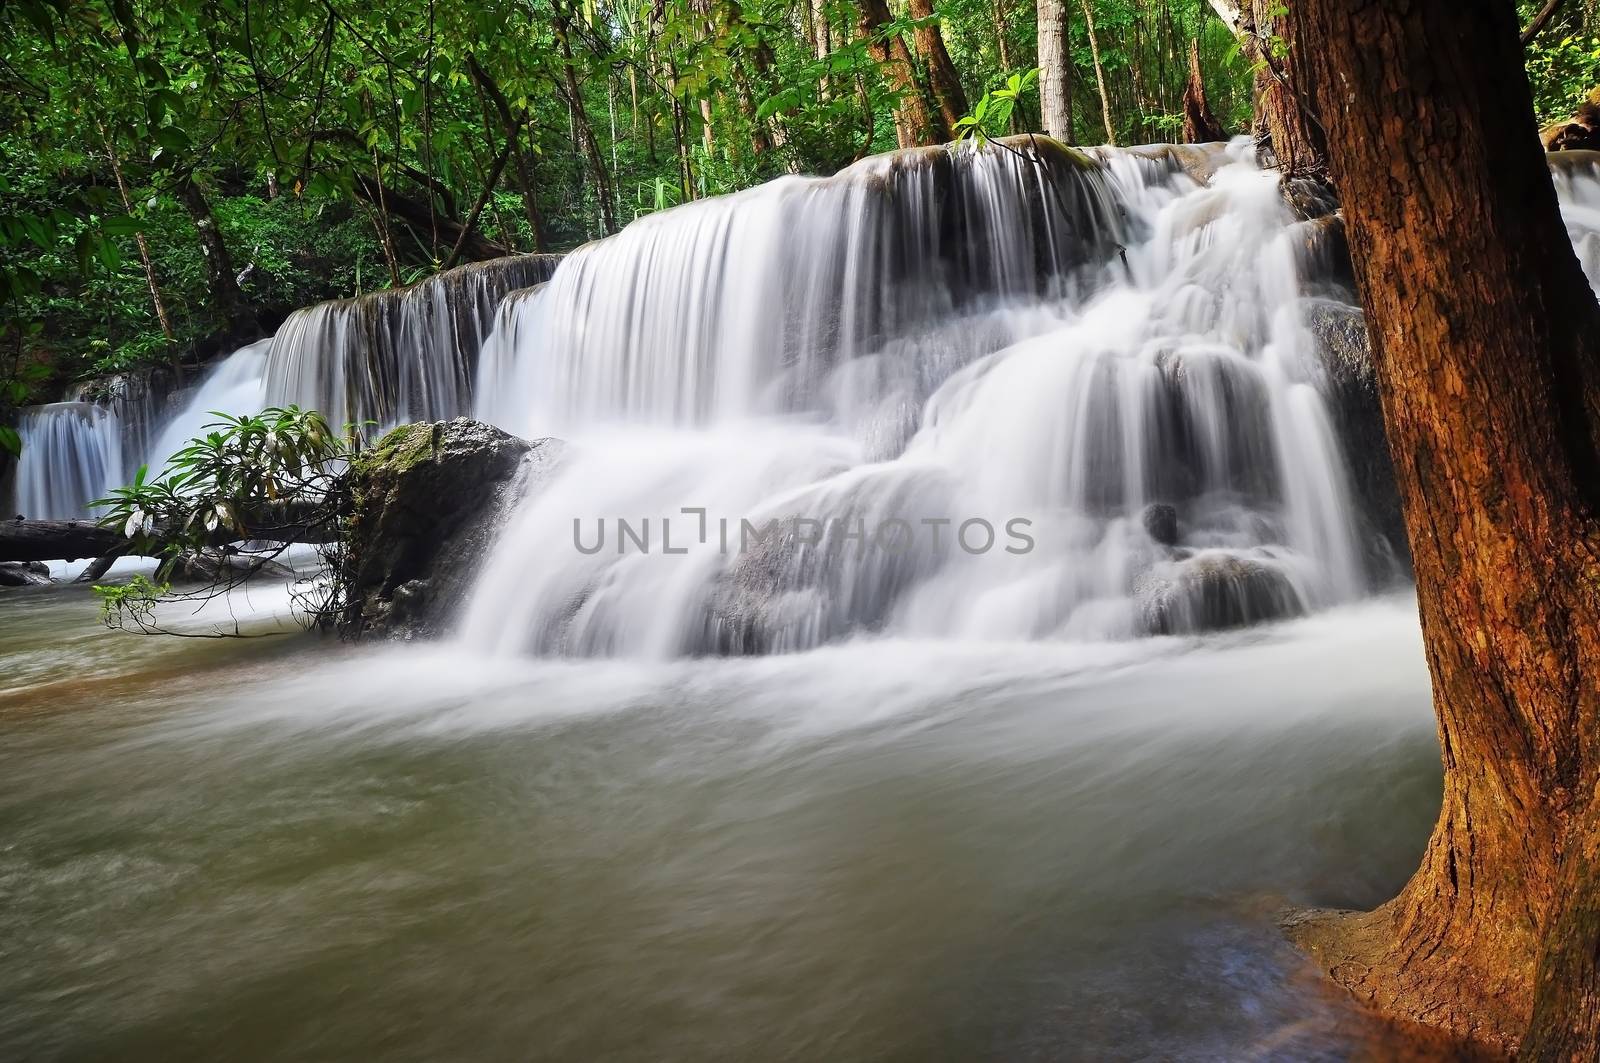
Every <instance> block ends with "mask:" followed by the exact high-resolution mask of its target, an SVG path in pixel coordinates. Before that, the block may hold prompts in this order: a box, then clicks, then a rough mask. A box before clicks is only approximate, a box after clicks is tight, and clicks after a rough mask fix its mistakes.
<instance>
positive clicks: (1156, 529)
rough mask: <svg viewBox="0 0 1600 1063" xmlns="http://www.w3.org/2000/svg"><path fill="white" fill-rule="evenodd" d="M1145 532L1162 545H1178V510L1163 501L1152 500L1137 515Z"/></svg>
mask: <svg viewBox="0 0 1600 1063" xmlns="http://www.w3.org/2000/svg"><path fill="white" fill-rule="evenodd" d="M1139 522H1140V523H1141V524H1143V525H1144V530H1145V534H1147V535H1149V536H1150V538H1151V540H1152V541H1154V542H1158V543H1160V544H1161V545H1162V546H1177V545H1178V511H1177V509H1175V508H1174V507H1172V506H1169V505H1167V503H1165V502H1152V503H1150V504H1149V505H1148V506H1145V507H1144V512H1143V513H1141V514H1140V515H1139Z"/></svg>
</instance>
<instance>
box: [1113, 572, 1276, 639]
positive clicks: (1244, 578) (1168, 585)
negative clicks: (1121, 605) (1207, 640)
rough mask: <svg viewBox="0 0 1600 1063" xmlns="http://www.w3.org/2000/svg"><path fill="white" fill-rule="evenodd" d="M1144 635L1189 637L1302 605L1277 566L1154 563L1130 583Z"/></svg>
mask: <svg viewBox="0 0 1600 1063" xmlns="http://www.w3.org/2000/svg"><path fill="white" fill-rule="evenodd" d="M1134 594H1135V597H1136V598H1137V600H1138V604H1139V615H1140V619H1141V621H1142V623H1143V627H1144V631H1145V633H1146V634H1150V635H1194V634H1200V633H1202V632H1207V631H1224V630H1226V629H1228V628H1235V627H1244V626H1246V625H1249V624H1259V623H1264V622H1266V621H1270V620H1282V619H1285V618H1287V617H1291V616H1300V615H1302V614H1303V613H1304V612H1305V611H1306V606H1305V602H1304V601H1303V600H1302V599H1301V597H1300V592H1299V591H1298V590H1296V589H1295V586H1294V584H1293V582H1291V581H1290V579H1289V577H1288V576H1287V575H1286V574H1285V573H1284V571H1283V570H1282V569H1281V568H1278V567H1277V566H1276V565H1273V564H1272V563H1271V562H1269V561H1265V560H1259V559H1256V558H1249V557H1239V556H1236V555H1232V554H1221V553H1205V554H1197V555H1195V556H1193V557H1190V558H1188V559H1186V560H1181V561H1176V562H1172V563H1169V564H1164V565H1157V566H1156V567H1155V568H1153V569H1151V570H1149V571H1148V572H1146V573H1144V574H1143V575H1141V576H1140V577H1139V578H1138V580H1137V581H1136V582H1135V585H1134Z"/></svg>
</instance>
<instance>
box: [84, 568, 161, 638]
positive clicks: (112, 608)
mask: <svg viewBox="0 0 1600 1063" xmlns="http://www.w3.org/2000/svg"><path fill="white" fill-rule="evenodd" d="M171 591H172V585H171V584H169V583H161V584H156V583H151V582H150V580H149V579H148V578H146V577H145V576H143V575H137V576H134V577H133V578H132V579H130V580H129V581H128V582H127V583H123V584H112V585H110V586H99V585H97V586H96V587H95V588H94V593H95V594H97V595H99V597H100V620H101V622H102V623H104V624H105V626H106V627H108V628H111V629H112V630H113V631H121V630H124V629H133V630H137V631H150V630H153V629H154V628H155V611H156V605H157V603H159V602H160V601H161V600H162V599H163V598H165V597H166V596H167V595H168V594H170V593H171Z"/></svg>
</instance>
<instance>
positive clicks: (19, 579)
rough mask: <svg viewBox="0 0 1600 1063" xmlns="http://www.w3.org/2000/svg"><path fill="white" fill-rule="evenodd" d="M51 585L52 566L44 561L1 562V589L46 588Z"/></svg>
mask: <svg viewBox="0 0 1600 1063" xmlns="http://www.w3.org/2000/svg"><path fill="white" fill-rule="evenodd" d="M49 583H50V566H49V565H47V564H45V563H44V562H43V561H5V562H0V587H45V586H48V585H49Z"/></svg>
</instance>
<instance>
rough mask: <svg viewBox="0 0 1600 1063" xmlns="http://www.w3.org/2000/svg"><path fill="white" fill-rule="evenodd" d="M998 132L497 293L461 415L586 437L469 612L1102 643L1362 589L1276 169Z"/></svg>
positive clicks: (607, 636)
mask: <svg viewBox="0 0 1600 1063" xmlns="http://www.w3.org/2000/svg"><path fill="white" fill-rule="evenodd" d="M1022 145H1027V142H1026V141H1023V142H1021V145H1019V146H1017V147H1015V148H1010V149H1008V148H1005V147H1000V148H989V149H987V150H968V149H959V150H954V151H946V150H944V149H935V150H933V151H923V152H915V153H899V154H896V155H893V156H886V157H883V158H878V159H870V160H867V161H865V162H864V163H861V164H858V165H857V166H855V167H853V168H851V169H850V170H848V171H846V172H844V173H843V174H841V175H839V176H837V177H835V178H831V179H826V180H805V179H798V178H792V179H784V180H780V181H777V182H773V183H772V184H769V185H767V186H765V187H762V188H759V189H755V190H752V191H750V192H746V193H741V194H738V195H734V196H730V197H726V198H723V199H717V200H711V201H706V202H702V203H697V204H693V205H691V206H687V207H683V208H679V209H677V210H673V211H669V212H666V213H664V214H661V215H658V216H654V217H650V218H646V219H644V220H642V221H639V222H636V223H635V224H634V225H632V226H630V227H629V228H628V229H627V230H625V231H624V232H623V233H622V234H620V235H619V236H617V237H614V238H612V239H610V240H606V241H601V242H599V243H596V244H591V245H589V246H588V247H586V248H584V249H582V250H580V251H579V252H576V253H575V254H573V255H572V256H570V257H569V259H568V260H567V261H566V262H565V263H564V264H563V265H562V267H561V268H560V269H559V270H558V271H557V272H556V275H555V277H554V278H553V279H552V281H551V282H550V284H548V285H547V286H545V287H544V288H542V289H540V290H538V291H536V292H533V293H529V294H525V295H522V296H518V297H516V298H513V299H510V300H508V301H507V304H506V306H505V308H504V309H503V310H502V313H501V317H500V321H499V324H498V328H497V332H496V335H495V336H494V337H491V338H490V340H489V341H488V342H487V343H486V344H485V347H484V353H483V363H484V364H483V369H482V378H483V379H484V380H485V381H493V382H494V383H493V385H492V386H486V387H485V388H484V392H483V400H482V402H481V403H480V406H479V410H480V414H481V415H483V416H485V417H487V418H489V419H492V420H495V421H497V422H498V423H500V424H501V425H502V426H503V427H506V428H508V429H509V430H511V431H515V432H518V433H520V434H523V435H527V436H538V435H562V436H564V437H567V438H568V439H569V440H570V441H571V442H573V443H574V444H575V445H574V446H573V447H572V448H571V450H570V451H569V457H568V458H567V459H566V462H565V467H564V471H562V472H560V473H558V474H557V475H556V476H555V478H554V479H553V480H552V481H549V482H546V483H542V484H539V485H537V486H536V488H535V489H534V491H533V492H532V494H531V495H530V497H529V499H528V501H527V502H526V503H525V504H524V506H523V508H522V510H521V512H520V513H519V514H518V516H517V517H516V518H515V519H514V521H513V523H512V525H511V526H510V528H509V529H508V530H507V532H506V533H505V535H504V537H503V540H502V542H501V544H500V546H499V547H498V548H497V550H496V552H495V554H494V556H493V558H492V560H491V562H490V564H489V566H488V570H487V571H486V573H485V575H484V576H483V578H482V581H481V584H480V586H479V587H478V589H477V592H476V594H475V596H474V598H473V600H472V604H471V607H470V608H469V610H468V613H467V615H466V617H465V621H464V630H465V638H466V639H468V640H469V641H472V642H475V643H478V644H481V645H485V646H493V647H496V648H499V649H502V650H506V651H517V650H523V649H529V648H531V649H534V650H535V651H539V652H559V653H574V654H646V655H673V654H681V653H700V652H761V651H770V650H792V649H803V648H807V647H810V646H814V645H817V644H819V643H822V642H825V641H828V640H831V639H836V638H839V637H842V636H844V635H847V634H850V633H853V632H857V631H863V630H876V631H889V632H897V633H903V634H917V635H930V636H960V637H980V638H1041V637H1049V636H1068V637H1124V636H1129V635H1134V634H1140V633H1157V632H1180V631H1191V630H1198V629H1202V628H1206V627H1215V626H1225V625H1228V624H1233V623H1242V622H1248V621H1250V620H1252V619H1259V618H1268V617H1274V616H1282V615H1287V614H1292V613H1296V612H1300V611H1303V610H1305V609H1307V608H1312V607H1319V606H1322V605H1326V604H1330V603H1333V602H1337V601H1342V600H1346V599H1349V598H1352V597H1354V596H1357V595H1359V594H1360V593H1362V591H1363V590H1364V587H1365V584H1366V576H1365V574H1364V572H1363V567H1362V556H1361V555H1362V550H1361V547H1360V543H1359V541H1358V534H1357V530H1356V527H1355V522H1354V520H1353V518H1352V515H1351V505H1350V499H1349V488H1348V484H1347V475H1346V472H1345V468H1344V463H1343V459H1342V457H1341V454H1340V447H1339V444H1338V442H1337V440H1336V438H1335V435H1334V432H1333V430H1332V428H1331V427H1330V423H1329V419H1328V417H1327V415H1326V411H1325V409H1324V407H1323V402H1322V399H1321V397H1320V396H1319V394H1318V391H1317V388H1316V386H1315V381H1316V380H1317V376H1318V366H1317V364H1316V359H1315V357H1314V351H1313V345H1312V342H1311V338H1310V336H1309V334H1308V333H1307V332H1306V330H1305V328H1304V327H1303V325H1302V322H1301V301H1302V293H1301V290H1300V285H1299V282H1298V280H1297V276H1298V269H1297V262H1298V257H1299V256H1300V255H1301V253H1302V252H1301V248H1303V246H1304V245H1305V244H1306V242H1307V239H1308V235H1307V231H1306V225H1305V223H1299V222H1297V221H1296V220H1295V218H1294V217H1293V216H1292V215H1291V213H1290V212H1289V210H1288V208H1287V207H1286V206H1285V205H1284V202H1283V199H1282V197H1281V195H1280V192H1279V188H1278V179H1277V177H1276V176H1275V175H1273V174H1270V173H1265V172H1262V171H1261V170H1259V169H1257V168H1256V166H1255V165H1254V163H1253V161H1252V160H1251V158H1250V157H1249V154H1248V151H1247V149H1246V148H1244V147H1243V146H1235V147H1233V148H1230V149H1229V151H1228V153H1227V154H1226V156H1225V157H1220V156H1215V155H1214V156H1213V157H1212V158H1210V159H1209V160H1208V159H1206V158H1205V157H1204V155H1203V153H1194V154H1189V155H1182V154H1178V153H1176V152H1174V151H1170V150H1169V151H1166V152H1152V151H1115V150H1108V151H1105V152H1103V153H1100V154H1098V155H1096V156H1095V157H1094V158H1093V159H1090V158H1087V157H1084V156H1079V155H1076V154H1070V153H1065V152H1062V151H1061V150H1060V149H1059V148H1057V147H1055V146H1054V145H1053V144H1052V145H1048V146H1047V145H1045V144H1043V143H1041V144H1039V145H1037V146H1022ZM1180 163H1183V164H1187V165H1188V166H1189V167H1191V168H1193V167H1197V166H1200V165H1205V166H1206V167H1207V168H1209V167H1210V166H1211V165H1214V164H1220V165H1219V166H1218V168H1217V169H1216V172H1215V176H1214V177H1213V178H1212V179H1211V180H1210V182H1209V184H1202V183H1200V182H1199V181H1197V180H1196V179H1195V178H1194V177H1193V176H1191V175H1190V173H1189V172H1187V170H1186V168H1185V165H1180ZM702 510H703V511H704V513H701V512H700V511H702ZM772 520H777V521H778V524H777V526H776V530H774V531H773V532H772V533H771V534H769V535H767V536H766V537H764V538H763V537H762V536H761V535H760V534H759V532H760V530H761V529H764V528H766V527H767V522H769V521H772ZM619 522H624V523H625V524H626V529H624V528H623V527H621V526H619ZM641 529H646V532H645V535H644V536H641V535H640V531H641ZM752 529H754V530H755V534H752ZM985 529H987V530H985ZM625 532H626V534H625ZM664 535H666V536H668V537H669V541H664V540H663V536H664ZM886 536H887V537H888V538H889V539H892V540H893V541H886V538H885V537H886ZM597 543H598V549H593V548H594V547H595V546H596V544H597ZM667 547H670V550H668V549H667Z"/></svg>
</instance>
